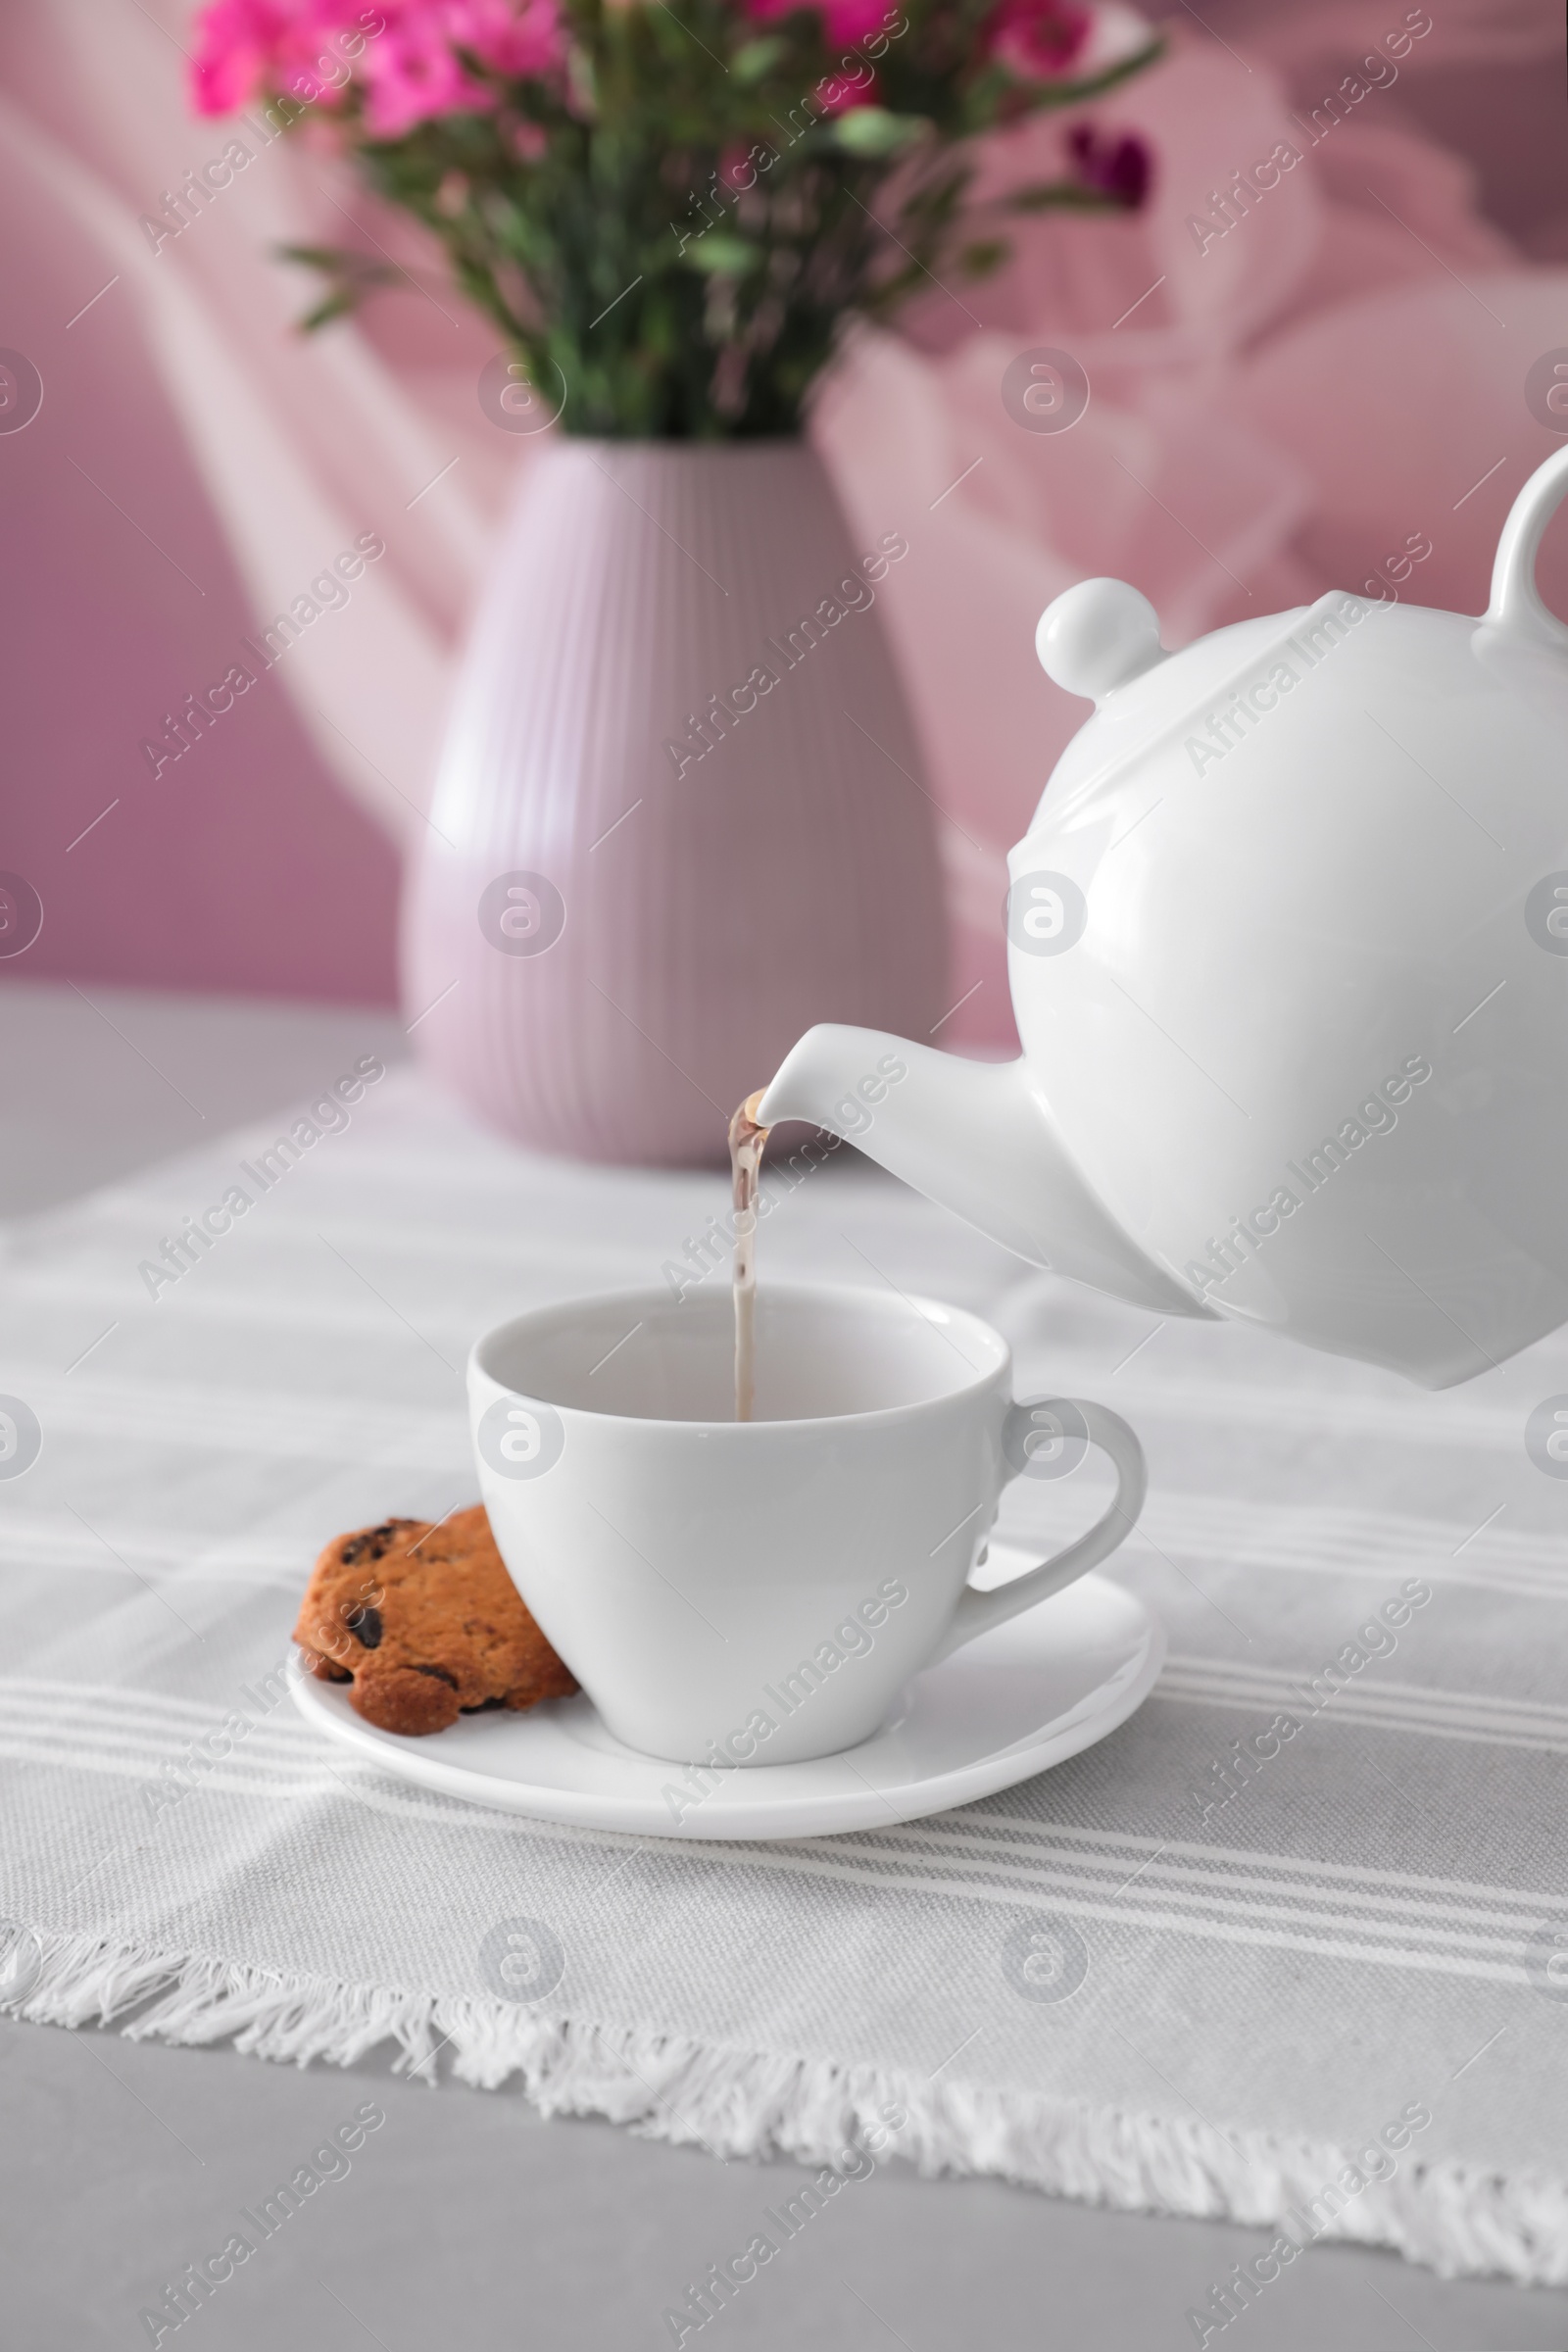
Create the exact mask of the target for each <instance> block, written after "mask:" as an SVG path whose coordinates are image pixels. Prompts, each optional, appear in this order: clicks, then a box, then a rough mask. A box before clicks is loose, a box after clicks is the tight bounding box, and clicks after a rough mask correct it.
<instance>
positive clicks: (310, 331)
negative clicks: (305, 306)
mask: <svg viewBox="0 0 1568 2352" xmlns="http://www.w3.org/2000/svg"><path fill="white" fill-rule="evenodd" d="M358 301H359V297H358V295H357V294H355V293H353V292H351V291H350V290H349V289H348V288H347V287H339V289H338V291H337V292H336V293H335V294H328V296H327V297H326V300H325V301H324V302H319V303H318V304H317V306H316V308H315V310H314V311H307V312H306V314H305V316H304V318H303V319H301V320H300V325H299V331H300V333H301V334H302V335H314V334H315V332H316V330H317V328H318V327H319V326H328V325H330V324H331V322H332V320H333V319H343V318H346V317H347V316H348V313H349V312H350V311H352V310H354V309H355V308H356V307H357V305H358Z"/></svg>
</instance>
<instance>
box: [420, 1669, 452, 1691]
mask: <svg viewBox="0 0 1568 2352" xmlns="http://www.w3.org/2000/svg"><path fill="white" fill-rule="evenodd" d="M414 1671H415V1673H416V1674H428V1675H430V1676H431V1677H432V1678H433V1679H434V1680H435V1681H436V1682H438V1683H445V1684H446V1686H447V1688H448V1689H449V1690H451V1691H455V1690H456V1689H457V1687H458V1678H457V1676H456V1675H455V1674H448V1672H447V1670H446V1668H445V1667H444V1666H416V1668H415V1669H414Z"/></svg>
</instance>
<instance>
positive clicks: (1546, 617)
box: [1486, 448, 1568, 652]
mask: <svg viewBox="0 0 1568 2352" xmlns="http://www.w3.org/2000/svg"><path fill="white" fill-rule="evenodd" d="M1564 498H1568V448H1563V449H1557V450H1553V452H1552V454H1551V456H1550V457H1549V458H1548V459H1547V460H1546V462H1545V464H1544V466H1537V467H1536V470H1535V472H1534V473H1533V474H1532V475H1531V476H1530V479H1529V481H1528V482H1526V484H1525V486H1524V488H1523V489H1522V490H1521V491H1520V493H1519V495H1518V497H1517V498H1516V499H1515V500H1514V502H1513V505H1512V507H1511V508H1510V509H1509V511H1508V519H1507V521H1506V522H1505V523H1504V524H1503V526H1502V537H1501V538H1500V539H1499V540H1498V541H1497V560H1496V562H1495V564H1494V565H1493V567H1492V602H1491V604H1490V605H1489V606H1488V607H1487V612H1486V618H1487V619H1488V620H1489V621H1492V622H1493V623H1494V624H1495V626H1496V627H1498V628H1504V629H1523V630H1528V631H1529V633H1530V634H1531V635H1532V636H1533V637H1536V638H1538V639H1542V640H1544V642H1545V643H1546V644H1548V645H1551V646H1553V647H1555V648H1557V649H1558V650H1560V651H1564V652H1568V627H1565V626H1564V624H1563V623H1562V622H1561V621H1560V620H1559V619H1558V618H1557V615H1556V613H1553V612H1552V611H1551V610H1550V608H1549V607H1548V606H1546V605H1544V604H1543V603H1542V600H1541V592H1540V590H1539V589H1538V588H1537V586H1536V558H1537V556H1538V555H1539V554H1540V552H1541V541H1542V537H1543V535H1544V531H1545V528H1546V525H1547V523H1548V522H1549V521H1550V520H1551V518H1552V515H1554V514H1555V513H1556V511H1557V509H1558V507H1559V506H1560V505H1561V503H1562V501H1563V499H1564Z"/></svg>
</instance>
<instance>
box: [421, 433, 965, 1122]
mask: <svg viewBox="0 0 1568 2352" xmlns="http://www.w3.org/2000/svg"><path fill="white" fill-rule="evenodd" d="M890 519H893V520H896V518H890ZM903 551H905V541H904V539H903V537H902V534H900V533H899V532H898V531H897V530H896V529H890V530H889V531H888V532H887V533H886V534H885V535H884V536H883V538H882V539H881V540H880V541H879V542H878V544H877V545H875V546H871V547H865V548H860V547H857V546H855V545H854V544H852V542H851V539H850V536H849V532H848V529H847V527H846V524H845V520H844V516H843V514H842V512H841V510H840V508H839V505H838V502H837V500H836V499H835V497H834V495H833V491H832V488H831V486H830V484H829V482H828V479H827V476H826V474H825V473H824V471H823V469H822V466H821V465H820V463H819V462H818V460H817V459H816V457H815V456H814V455H813V453H812V452H811V451H810V450H809V448H808V447H807V446H806V445H805V444H804V443H799V442H793V441H771V442H754V443H740V444H736V445H730V446H725V445H718V446H694V445H692V444H686V443H667V442H601V441H587V440H574V439H566V438H562V439H561V440H559V441H557V442H555V444H554V446H553V447H552V448H551V449H550V450H549V451H548V453H547V454H546V455H545V456H543V458H542V459H541V461H540V462H539V463H538V464H537V465H536V466H535V467H534V468H533V469H532V471H531V472H530V473H529V475H528V477H527V480H526V482H525V484H524V486H523V490H522V494H521V497H520V500H519V503H518V505H517V507H516V509H515V513H514V515H513V517H512V520H511V524H510V527H509V529H508V530H507V533H506V536H505V540H504V543H503V546H502V550H501V555H500V560H499V562H498V564H497V566H496V569H495V572H494V574H493V576H492V578H491V581H490V584H489V587H488V590H487V591H486V593H485V595H484V597H483V599H482V601H481V604H480V608H479V611H478V614H477V616H476V619H475V623H474V627H473V633H472V637H471V640H470V643H469V646H468V651H467V655H466V661H465V662H464V666H463V670H462V674H461V678H460V681H459V685H458V690H457V695H456V700H455V703H454V707H453V711H452V716H451V721H450V725H449V729H448V734H447V740H446V747H445V752H444V756H443V760H442V764H441V770H440V775H439V778H438V781H437V786H436V793H435V798H434V801H433V804H432V807H431V812H430V823H429V825H428V826H427V827H426V829H425V834H424V840H423V843H422V845H421V848H420V851H419V853H418V856H417V860H416V864H415V868H414V871H413V874H412V878H411V886H410V889H409V892H408V898H407V904H406V909H405V924H404V972H405V989H406V998H407V1004H408V1011H409V1017H410V1019H411V1021H413V1022H414V1023H415V1027H414V1031H413V1034H414V1039H415V1042H416V1044H417V1046H418V1048H419V1049H420V1052H421V1054H422V1055H423V1057H424V1059H425V1060H426V1062H427V1063H428V1064H429V1065H430V1067H431V1068H432V1069H433V1070H434V1071H435V1072H436V1073H437V1075H438V1076H440V1077H441V1078H442V1079H443V1080H444V1081H445V1082H446V1083H447V1085H448V1086H450V1087H451V1088H453V1089H454V1090H455V1091H456V1092H457V1093H458V1094H459V1095H460V1096H461V1097H463V1098H464V1099H465V1100H466V1102H467V1103H469V1104H470V1105H471V1106H472V1107H473V1109H474V1110H475V1111H477V1112H478V1113H479V1115H480V1116H481V1117H482V1118H484V1119H485V1120H487V1121H488V1122H489V1123H490V1124H491V1125H493V1126H496V1127H499V1128H501V1129H503V1130H504V1131H505V1132H506V1133H507V1134H509V1135H513V1136H515V1137H516V1138H517V1140H518V1141H519V1142H522V1143H525V1144H529V1145H532V1146H534V1147H536V1148H538V1149H540V1150H543V1151H547V1152H565V1153H570V1154H574V1155H577V1156H580V1157H583V1158H588V1159H601V1160H640V1161H645V1162H653V1163H663V1164H666V1165H668V1164H681V1163H691V1162H700V1161H711V1160H712V1159H714V1158H715V1157H718V1156H721V1155H722V1152H723V1145H724V1132H725V1124H726V1121H727V1119H728V1116H729V1113H730V1112H731V1110H732V1109H733V1108H734V1106H735V1105H736V1103H739V1102H740V1101H741V1100H742V1098H743V1097H744V1096H745V1095H747V1094H748V1093H750V1092H751V1090H752V1089H753V1088H755V1087H760V1086H761V1085H763V1084H764V1083H765V1082H766V1081H767V1079H769V1078H770V1077H771V1076H772V1074H773V1071H774V1070H775V1069H776V1068H777V1066H778V1064H779V1062H780V1061H781V1060H782V1058H783V1056H784V1054H785V1053H786V1051H787V1050H788V1048H789V1047H790V1046H792V1045H793V1044H794V1042H795V1040H796V1039H797V1038H798V1037H799V1036H800V1034H801V1032H802V1031H803V1030H804V1029H808V1028H809V1027H810V1025H811V1023H812V1022H813V1021H821V1020H838V1021H858V1022H865V1023H867V1024H869V1025H873V1026H876V1027H879V1028H880V1027H886V1028H891V1029H895V1030H898V1031H900V1032H901V1033H903V1034H905V1035H913V1036H915V1037H925V1036H926V1035H928V1034H929V1032H930V1030H931V1028H932V1025H933V1024H934V1023H937V1022H939V1021H940V1019H941V1016H942V1014H943V1012H944V1011H945V1009H946V996H945V989H946V982H947V950H946V925H945V919H944V912H943V904H942V893H941V882H940V875H939V870H938V862H937V854H936V844H935V832H934V825H933V812H932V805H931V803H930V801H929V800H928V798H927V796H926V783H925V775H924V771H923V768H922V765H921V760H920V755H919V752H918V750H917V748H916V746H915V742H914V736H913V730H912V727H911V724H910V720H909V714H908V711H907V705H906V702H905V698H904V695H903V693H902V691H901V688H900V685H899V682H898V678H897V676H896V674H895V672H894V668H893V664H892V661H891V659H890V657H889V653H888V649H887V645H886V642H885V640H884V637H883V633H882V626H881V615H880V613H877V612H876V611H875V609H874V608H875V603H876V599H877V596H878V594H879V583H880V582H881V581H882V580H884V579H885V578H886V577H887V576H888V574H889V571H890V568H891V567H892V566H893V565H894V564H898V563H899V562H901V561H903Z"/></svg>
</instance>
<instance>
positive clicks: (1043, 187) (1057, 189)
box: [999, 179, 1123, 213]
mask: <svg viewBox="0 0 1568 2352" xmlns="http://www.w3.org/2000/svg"><path fill="white" fill-rule="evenodd" d="M999 202H1000V205H1001V209H1002V210H1003V211H1004V212H1007V213H1055V212H1066V213H1115V212H1120V211H1121V210H1122V209H1123V208H1122V207H1121V206H1120V205H1118V204H1117V203H1116V201H1115V199H1114V198H1113V197H1109V196H1103V195H1102V194H1101V192H1100V190H1099V189H1098V188H1086V187H1085V186H1084V184H1083V182H1082V180H1079V179H1042V180H1037V181H1035V183H1034V184H1033V185H1032V186H1030V187H1027V188H1013V189H1011V190H1010V191H1009V193H1008V194H1007V195H1005V196H1004V197H1002V198H1000V199H999Z"/></svg>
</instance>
